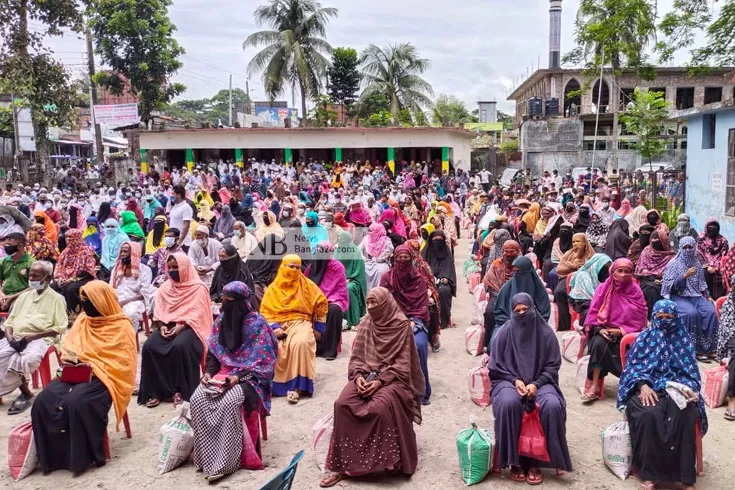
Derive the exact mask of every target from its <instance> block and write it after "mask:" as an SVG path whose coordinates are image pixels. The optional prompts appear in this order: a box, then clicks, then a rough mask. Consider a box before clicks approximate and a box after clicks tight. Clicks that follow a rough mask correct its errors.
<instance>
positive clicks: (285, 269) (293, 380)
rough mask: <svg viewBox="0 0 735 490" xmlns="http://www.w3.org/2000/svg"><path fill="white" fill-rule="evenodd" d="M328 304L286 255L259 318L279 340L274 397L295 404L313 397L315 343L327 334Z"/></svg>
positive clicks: (295, 258)
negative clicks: (261, 318) (302, 397)
mask: <svg viewBox="0 0 735 490" xmlns="http://www.w3.org/2000/svg"><path fill="white" fill-rule="evenodd" d="M328 308H329V304H328V303H327V298H326V296H324V293H322V292H321V290H320V289H319V286H317V285H316V284H314V283H313V282H312V281H311V280H309V279H308V278H307V277H306V276H305V275H304V274H303V273H302V272H301V259H300V258H299V256H298V255H286V256H285V257H284V258H283V260H282V261H281V266H280V267H279V269H278V275H277V276H276V278H275V280H274V281H273V283H271V285H270V286H268V289H267V290H266V292H265V295H264V296H263V301H262V302H261V303H260V314H261V315H263V317H265V320H266V321H267V322H268V324H269V325H270V326H271V327H272V328H273V333H274V334H275V335H276V338H277V339H278V362H277V363H276V374H275V377H274V378H273V395H275V396H287V397H288V401H289V402H291V403H296V402H298V400H299V395H300V394H304V395H308V396H311V394H313V393H314V376H315V374H316V341H317V338H318V337H321V335H322V334H323V333H324V332H325V331H326V328H327V311H328Z"/></svg>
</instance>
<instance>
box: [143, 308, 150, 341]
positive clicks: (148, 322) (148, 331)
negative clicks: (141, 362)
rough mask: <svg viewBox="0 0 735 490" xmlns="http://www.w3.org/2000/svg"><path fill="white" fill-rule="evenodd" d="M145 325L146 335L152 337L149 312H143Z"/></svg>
mask: <svg viewBox="0 0 735 490" xmlns="http://www.w3.org/2000/svg"><path fill="white" fill-rule="evenodd" d="M143 327H144V328H145V336H146V337H150V336H151V322H150V321H148V312H147V311H144V312H143Z"/></svg>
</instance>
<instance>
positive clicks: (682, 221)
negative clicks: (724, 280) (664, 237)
mask: <svg viewBox="0 0 735 490" xmlns="http://www.w3.org/2000/svg"><path fill="white" fill-rule="evenodd" d="M685 236H690V237H692V238H699V235H698V234H697V232H696V231H695V230H694V229H693V228H692V224H691V221H690V220H689V216H687V215H686V214H684V213H682V214H680V215H679V217H678V218H677V221H676V226H675V227H674V229H673V230H672V231H671V236H670V238H671V241H672V242H673V244H674V246H675V247H676V248H678V244H679V241H680V240H681V239H682V238H684V237H685ZM728 277H729V276H728Z"/></svg>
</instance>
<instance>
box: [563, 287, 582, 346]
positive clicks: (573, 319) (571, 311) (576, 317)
mask: <svg viewBox="0 0 735 490" xmlns="http://www.w3.org/2000/svg"><path fill="white" fill-rule="evenodd" d="M573 275H574V273H572V274H569V275H568V276H567V279H566V285H567V304H569V291H571V290H572V276H573ZM569 315H570V317H571V322H570V323H571V328H572V329H573V328H574V323H575V322H576V323H577V325H581V320H580V318H579V313H577V312H576V311H574V308H572V307H571V306H570V307H569ZM580 357H581V356H580Z"/></svg>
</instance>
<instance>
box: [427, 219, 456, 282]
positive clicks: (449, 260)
mask: <svg viewBox="0 0 735 490" xmlns="http://www.w3.org/2000/svg"><path fill="white" fill-rule="evenodd" d="M438 238H441V240H438ZM421 257H423V259H424V260H425V261H426V263H427V264H429V267H431V271H432V272H433V273H434V277H435V278H437V279H447V280H448V282H449V285H450V286H451V287H452V296H456V295H457V271H456V268H455V267H454V256H452V252H451V250H449V245H447V239H446V236H445V235H444V232H443V231H441V230H436V231H434V233H432V234H431V236H430V237H429V244H428V245H427V246H426V248H424V250H423V251H422V252H421Z"/></svg>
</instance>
